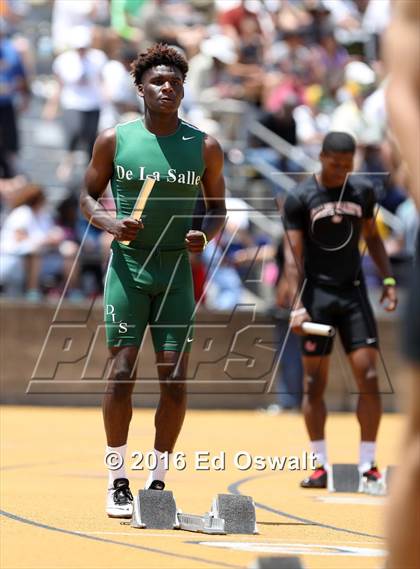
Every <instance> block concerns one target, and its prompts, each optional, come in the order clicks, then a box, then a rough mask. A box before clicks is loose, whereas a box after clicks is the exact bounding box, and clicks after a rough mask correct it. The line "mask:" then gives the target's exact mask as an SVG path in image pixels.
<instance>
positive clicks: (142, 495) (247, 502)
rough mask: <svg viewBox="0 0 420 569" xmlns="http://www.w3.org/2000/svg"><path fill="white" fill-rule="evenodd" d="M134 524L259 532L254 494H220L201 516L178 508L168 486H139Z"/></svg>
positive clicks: (193, 529) (141, 526) (132, 522)
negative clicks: (165, 487) (155, 487)
mask: <svg viewBox="0 0 420 569" xmlns="http://www.w3.org/2000/svg"><path fill="white" fill-rule="evenodd" d="M131 526H132V527H134V528H153V529H182V530H186V531H194V532H200V533H207V534H216V535H225V534H226V533H241V534H255V533H258V530H257V524H256V514H255V504H254V501H253V499H252V498H251V496H234V495H232V494H218V495H217V496H216V497H215V498H214V499H213V502H212V505H211V510H210V512H206V513H205V514H203V515H202V516H199V515H196V514H186V513H184V512H182V511H181V510H178V509H177V506H176V503H175V499H174V496H173V494H172V492H170V491H166V490H139V493H138V495H137V496H136V497H135V499H134V504H133V517H132V520H131Z"/></svg>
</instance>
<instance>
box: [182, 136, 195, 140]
mask: <svg viewBox="0 0 420 569" xmlns="http://www.w3.org/2000/svg"><path fill="white" fill-rule="evenodd" d="M193 138H195V136H183V137H182V140H192V139H193Z"/></svg>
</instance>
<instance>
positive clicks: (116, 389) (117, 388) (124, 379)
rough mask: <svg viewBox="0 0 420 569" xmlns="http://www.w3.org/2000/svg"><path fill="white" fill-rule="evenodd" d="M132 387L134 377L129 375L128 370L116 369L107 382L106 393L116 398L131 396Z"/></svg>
mask: <svg viewBox="0 0 420 569" xmlns="http://www.w3.org/2000/svg"><path fill="white" fill-rule="evenodd" d="M133 387H134V379H133V378H132V377H131V373H130V370H127V369H121V370H117V371H116V372H115V373H114V375H113V377H112V379H110V380H109V381H108V384H107V394H108V395H113V396H114V397H115V398H117V399H126V398H129V397H131V393H132V391H133Z"/></svg>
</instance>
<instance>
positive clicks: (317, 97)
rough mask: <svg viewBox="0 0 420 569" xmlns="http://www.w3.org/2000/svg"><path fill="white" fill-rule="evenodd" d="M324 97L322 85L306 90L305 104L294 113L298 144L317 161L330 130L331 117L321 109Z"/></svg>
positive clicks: (312, 86)
mask: <svg viewBox="0 0 420 569" xmlns="http://www.w3.org/2000/svg"><path fill="white" fill-rule="evenodd" d="M322 97H323V91H322V87H321V86H320V85H316V84H315V85H310V86H309V87H307V88H306V89H305V93H304V102H303V104H302V105H299V106H298V107H296V108H295V110H294V111H293V118H294V119H295V123H296V137H297V142H298V144H299V145H300V146H301V147H302V148H303V150H304V151H305V152H306V153H307V154H308V155H309V156H311V157H312V158H314V159H315V160H316V159H318V156H319V152H320V150H321V142H322V140H323V138H324V136H325V135H326V134H327V132H328V131H329V129H330V117H329V115H328V113H326V112H323V111H322V109H321V101H322Z"/></svg>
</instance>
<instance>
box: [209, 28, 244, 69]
mask: <svg viewBox="0 0 420 569" xmlns="http://www.w3.org/2000/svg"><path fill="white" fill-rule="evenodd" d="M200 50H201V53H204V55H208V56H209V57H214V58H215V59H218V60H219V61H221V62H222V63H225V64H226V65H230V64H232V63H235V62H236V61H237V59H238V54H237V53H236V49H235V43H234V41H233V40H232V39H231V38H229V37H227V36H223V35H221V34H220V35H219V34H218V35H215V36H212V37H211V38H208V39H206V40H204V41H202V42H201V46H200Z"/></svg>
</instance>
